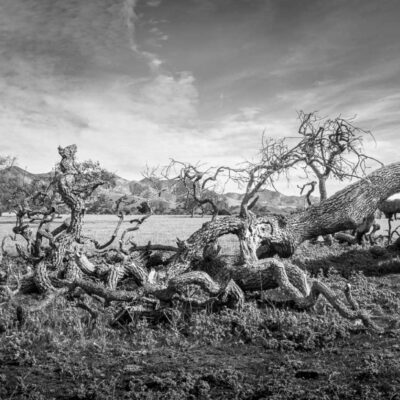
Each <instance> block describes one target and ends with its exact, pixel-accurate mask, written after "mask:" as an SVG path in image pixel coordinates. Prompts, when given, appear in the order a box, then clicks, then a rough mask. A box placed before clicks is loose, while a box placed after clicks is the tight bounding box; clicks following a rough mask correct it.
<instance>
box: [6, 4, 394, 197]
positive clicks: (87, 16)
mask: <svg viewBox="0 0 400 400" xmlns="http://www.w3.org/2000/svg"><path fill="white" fill-rule="evenodd" d="M399 17H400V2H399V1H396V0H374V1H371V0H301V1H299V0H298V1H295V0H214V1H212V0H85V1H81V0H0V56H1V63H0V93H1V96H0V138H1V147H0V153H1V154H3V155H13V156H17V159H18V164H19V165H20V166H21V167H23V168H27V170H28V171H30V172H34V173H39V172H47V171H50V170H51V169H52V167H53V166H54V164H55V162H57V161H58V158H59V157H58V154H57V147H58V146H59V145H62V146H64V145H68V144H72V143H76V144H77V145H78V157H79V159H81V160H84V159H89V158H90V159H93V160H99V161H100V162H101V164H102V165H103V166H104V167H106V168H107V169H109V170H111V171H113V172H115V173H117V174H118V175H119V176H122V177H124V178H126V179H140V178H141V171H143V169H144V167H145V165H146V164H147V165H150V166H155V165H165V164H167V163H168V161H169V159H170V158H171V157H172V158H174V159H177V160H181V161H186V162H192V163H196V162H197V161H202V162H204V163H207V164H208V165H221V164H224V165H231V166H234V165H235V164H237V163H239V162H242V161H244V160H246V159H252V158H253V157H254V156H255V154H256V153H257V150H258V149H259V147H260V142H261V136H262V133H263V132H265V135H266V136H269V137H272V138H278V137H289V139H288V140H289V144H290V143H291V141H293V142H295V141H296V139H295V138H293V137H296V132H297V128H298V120H297V112H298V111H300V110H304V111H305V112H311V111H319V113H320V114H321V115H323V116H329V117H336V116H337V115H341V116H343V117H353V116H356V120H355V122H356V125H357V126H360V127H362V128H364V129H367V130H370V131H371V132H372V133H373V135H374V137H375V141H374V140H371V139H368V138H367V140H366V141H365V150H366V152H367V154H370V155H372V156H374V157H377V158H379V159H380V160H381V161H383V162H384V163H385V164H386V163H390V162H395V161H398V159H399V156H398V151H399V150H398V149H399V148H400V135H398V130H399V125H400V113H399V110H400V90H399V89H400V41H399V40H398V39H399V37H400V24H399V23H398V20H399ZM293 144H294V143H293ZM304 179H305V177H304V174H302V172H301V171H298V172H294V173H293V174H292V180H291V183H290V184H288V183H287V181H286V180H285V181H282V182H280V183H278V189H279V190H281V191H282V192H284V193H287V194H299V193H298V192H299V189H298V188H297V184H299V183H300V182H301V181H302V182H303V183H305V182H306V181H305V180H304ZM341 187H343V184H339V183H337V182H331V183H329V185H328V192H330V193H333V192H334V191H336V190H337V189H339V188H341Z"/></svg>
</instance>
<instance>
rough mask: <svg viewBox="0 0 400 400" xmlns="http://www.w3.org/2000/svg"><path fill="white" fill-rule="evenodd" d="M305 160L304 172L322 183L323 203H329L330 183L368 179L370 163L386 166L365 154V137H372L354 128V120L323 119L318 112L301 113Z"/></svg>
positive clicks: (320, 188)
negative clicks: (328, 191)
mask: <svg viewBox="0 0 400 400" xmlns="http://www.w3.org/2000/svg"><path fill="white" fill-rule="evenodd" d="M299 120H300V127H299V130H298V133H299V135H300V138H301V144H300V147H301V157H302V161H303V162H304V165H305V167H304V170H305V171H306V173H308V171H309V170H311V172H312V173H313V174H314V175H315V176H316V177H317V179H318V188H319V194H320V200H321V201H324V200H326V199H327V197H328V194H327V191H326V181H327V180H328V179H329V178H335V179H338V180H339V181H343V180H345V179H353V178H360V177H363V176H365V174H366V169H367V163H368V162H369V161H373V162H376V163H378V164H380V165H382V163H381V162H380V161H378V160H376V159H375V158H373V157H371V156H368V155H366V154H365V152H364V149H363V139H364V136H366V135H370V136H371V137H373V136H372V134H371V133H370V132H367V131H364V130H363V129H361V128H358V127H356V126H354V125H353V124H352V122H353V121H352V120H351V119H347V120H346V119H344V118H342V117H340V116H339V117H337V118H335V119H330V118H327V119H325V118H321V117H319V116H318V115H317V114H316V113H315V112H312V113H308V114H307V113H304V112H303V111H300V112H299Z"/></svg>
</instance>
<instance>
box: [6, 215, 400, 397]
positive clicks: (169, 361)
mask: <svg viewBox="0 0 400 400" xmlns="http://www.w3.org/2000/svg"><path fill="white" fill-rule="evenodd" d="M126 219H127V221H126V222H124V226H123V227H122V229H124V228H126V227H128V226H129V222H128V221H129V218H128V217H126ZM207 220H208V218H190V217H179V216H177V217H176V216H173V217H171V216H152V217H151V218H149V219H148V220H147V221H146V222H145V223H144V224H143V225H142V226H141V228H140V230H139V231H136V232H134V238H135V241H136V242H137V243H138V244H146V243H147V242H148V241H149V240H151V241H152V243H158V244H169V245H174V244H175V240H176V237H179V238H180V239H185V238H187V237H188V236H189V235H190V234H191V233H192V232H194V231H195V230H196V229H198V228H199V227H200V226H201V225H202V224H203V223H204V222H206V221H207ZM12 222H13V218H12V217H2V218H1V219H0V232H1V233H0V234H1V235H5V234H7V233H9V232H10V229H11V228H12ZM116 222H117V218H116V217H115V216H103V215H99V216H86V217H85V227H84V234H85V235H90V236H91V237H93V238H95V239H97V240H98V241H100V242H101V241H106V240H107V239H108V238H109V237H110V234H111V233H112V231H113V230H114V226H115V224H116ZM381 225H382V226H384V225H383V223H382V221H381ZM223 239H224V240H223V252H224V253H225V254H231V255H232V254H235V252H236V251H237V242H236V240H235V238H234V237H233V236H230V237H228V236H227V237H224V238H223ZM11 247H12V243H11V242H7V249H8V250H11ZM7 262H8V261H7ZM293 262H294V263H296V264H297V265H299V266H300V267H301V268H302V269H304V270H306V271H308V273H309V276H310V277H312V276H318V277H319V278H320V279H321V280H322V281H323V282H324V283H325V284H327V285H329V286H330V287H332V288H333V289H335V290H336V293H337V295H338V296H343V291H342V290H343V288H344V287H345V285H346V283H351V285H352V288H353V295H354V297H355V298H356V300H357V301H359V303H360V306H361V307H362V308H364V309H365V310H366V311H367V312H369V313H370V315H371V316H372V317H373V319H374V321H375V322H377V323H379V324H382V325H387V324H388V323H389V325H390V321H392V322H393V327H395V326H396V324H395V321H396V320H398V319H399V312H400V258H399V256H398V254H397V253H395V252H393V253H387V254H386V255H384V256H380V257H377V256H375V255H373V254H371V252H370V251H369V249H368V247H365V248H363V247H362V246H351V247H350V246H347V245H339V244H334V245H333V246H330V247H328V246H325V245H324V244H323V243H321V242H320V243H317V244H310V243H304V244H303V245H302V246H300V248H299V249H298V250H297V251H296V253H295V254H294V256H293ZM4 265H5V264H4V259H3V268H4ZM6 265H11V264H7V263H6ZM120 307H121V305H118V303H117V304H115V305H113V306H111V307H108V308H106V309H105V312H103V313H101V314H100V315H99V317H98V319H97V320H95V321H94V320H92V319H91V318H90V316H89V314H88V313H86V312H85V311H83V310H80V309H78V308H76V307H74V305H73V303H71V302H68V301H67V300H66V299H64V298H60V299H58V300H57V301H56V302H55V303H54V304H52V305H50V306H49V307H47V308H46V309H44V310H42V311H39V312H36V313H32V314H31V315H29V316H28V318H27V321H26V322H25V324H24V325H23V326H18V324H15V325H4V324H3V325H1V327H0V328H1V336H0V339H1V341H0V398H1V399H214V398H215V399H249V400H250V399H266V398H268V399H269V398H272V399H375V398H377V399H393V400H394V399H398V398H399V394H400V344H399V337H400V336H399V334H398V331H397V330H396V329H393V330H388V331H387V332H385V333H383V334H378V333H374V332H371V331H368V330H367V329H366V328H365V327H364V326H363V325H362V324H360V322H357V321H356V322H351V321H347V320H345V319H343V318H342V317H340V316H339V315H338V313H337V312H336V311H335V310H334V309H333V308H332V307H331V306H329V305H328V304H327V303H326V302H325V300H323V299H321V300H320V301H319V302H318V303H317V305H316V306H315V307H314V308H313V309H312V310H310V311H296V310H293V309H291V308H288V307H287V306H285V305H280V304H277V303H273V302H271V301H269V300H268V298H267V297H266V298H263V296H261V298H260V297H258V298H257V297H250V298H248V299H247V302H246V304H245V306H244V308H243V309H242V310H238V311H235V310H230V309H225V310H223V311H221V312H219V313H210V312H208V311H199V312H194V313H191V314H188V313H187V312H182V311H179V310H175V312H174V313H172V314H171V315H169V316H168V318H167V319H166V320H165V322H163V323H161V324H157V325H152V323H151V321H147V320H145V319H137V318H134V319H133V321H132V322H130V323H129V324H127V325H123V326H120V327H118V328H116V327H111V326H110V324H109V323H110V320H112V318H113V316H114V315H115V313H116V312H117V311H118V310H119V309H120ZM11 311H12V310H11ZM11 311H10V309H9V308H7V307H6V305H5V303H3V304H2V308H1V310H0V320H3V318H1V317H4V316H6V315H8V314H7V313H9V312H11Z"/></svg>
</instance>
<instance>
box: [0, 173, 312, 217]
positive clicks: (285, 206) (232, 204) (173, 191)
mask: <svg viewBox="0 0 400 400" xmlns="http://www.w3.org/2000/svg"><path fill="white" fill-rule="evenodd" d="M5 174H7V176H9V177H13V179H16V180H18V181H19V182H21V183H22V182H25V183H27V184H29V183H31V182H32V181H33V180H37V179H39V180H40V181H44V182H46V181H49V180H50V179H51V177H52V173H50V172H48V173H42V174H33V173H31V172H29V171H25V170H23V169H22V168H20V167H18V166H13V167H11V168H7V169H6V170H1V171H0V177H2V176H3V177H4V175H5ZM156 186H157V189H155V188H154V184H153V182H152V181H151V180H149V179H147V178H144V179H142V180H140V181H129V180H127V179H124V178H121V177H119V176H117V177H116V185H115V186H114V187H112V188H100V189H99V191H98V193H99V194H101V195H103V197H105V198H107V199H108V201H109V202H110V204H111V203H112V202H114V201H115V200H117V199H119V198H120V197H122V196H127V197H128V198H130V199H131V200H132V203H133V205H139V204H140V203H141V202H142V201H149V202H150V203H157V204H158V205H160V204H161V205H163V204H164V207H165V208H167V209H175V208H177V206H178V204H179V203H180V202H182V198H183V197H184V196H185V193H186V190H185V188H184V187H183V185H176V183H175V182H172V181H168V180H161V181H158V182H157V185H156ZM258 195H259V200H258V202H257V207H258V208H261V209H264V211H270V212H285V211H286V212H288V211H291V210H295V209H296V208H302V207H304V204H305V197H304V196H286V195H284V194H282V193H279V192H276V191H272V190H268V189H264V190H262V191H260V192H259V194H258ZM221 197H222V199H224V200H225V201H226V203H227V204H228V206H229V209H230V210H231V211H233V212H237V211H238V210H239V206H240V203H241V201H242V198H243V194H241V193H234V192H229V193H225V194H223V195H221ZM312 201H313V202H316V201H318V198H316V197H313V198H312Z"/></svg>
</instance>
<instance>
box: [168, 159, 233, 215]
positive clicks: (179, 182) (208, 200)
mask: <svg viewBox="0 0 400 400" xmlns="http://www.w3.org/2000/svg"><path fill="white" fill-rule="evenodd" d="M235 171H236V170H233V169H232V168H229V167H226V166H222V167H219V168H214V167H211V168H207V169H205V170H204V169H203V168H202V166H201V165H200V164H197V165H193V164H190V163H184V162H181V161H176V160H171V162H170V164H169V165H168V166H167V167H165V168H164V171H163V176H164V177H165V178H166V179H168V180H172V181H173V182H175V185H176V186H182V187H184V188H185V191H186V194H185V196H184V199H183V204H184V206H183V207H184V208H185V209H186V210H188V211H190V212H191V215H192V216H193V214H194V212H195V210H196V208H201V209H202V211H203V212H205V211H206V212H210V213H211V215H212V219H213V220H214V219H215V218H216V217H217V215H218V213H219V211H220V210H221V209H223V208H225V207H226V203H225V202H224V201H223V199H222V197H221V196H219V195H218V193H217V191H218V189H219V188H220V187H219V184H220V182H219V179H221V180H223V181H224V183H223V184H222V187H224V184H226V183H227V182H228V181H229V180H230V179H231V177H232V174H233V173H234V172H235Z"/></svg>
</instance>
